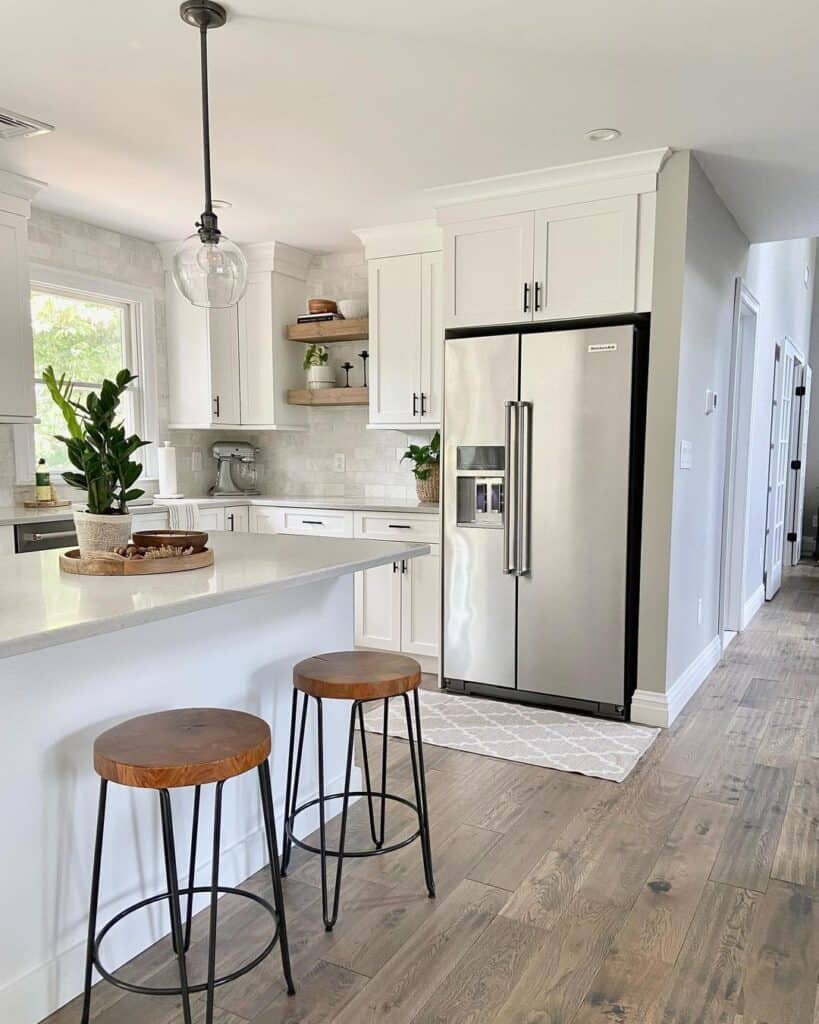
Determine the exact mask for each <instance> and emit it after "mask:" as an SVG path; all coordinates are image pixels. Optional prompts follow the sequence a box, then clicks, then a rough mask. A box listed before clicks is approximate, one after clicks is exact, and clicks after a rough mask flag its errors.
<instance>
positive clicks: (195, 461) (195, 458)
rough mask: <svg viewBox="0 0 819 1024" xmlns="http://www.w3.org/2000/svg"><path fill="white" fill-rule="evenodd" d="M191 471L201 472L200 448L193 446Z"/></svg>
mask: <svg viewBox="0 0 819 1024" xmlns="http://www.w3.org/2000/svg"><path fill="white" fill-rule="evenodd" d="M191 472H192V473H201V472H202V449H201V448H194V449H193V450H192V451H191Z"/></svg>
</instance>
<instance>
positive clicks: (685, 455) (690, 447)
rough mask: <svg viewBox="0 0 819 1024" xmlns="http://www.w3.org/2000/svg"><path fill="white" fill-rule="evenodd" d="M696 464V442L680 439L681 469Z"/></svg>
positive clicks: (689, 467)
mask: <svg viewBox="0 0 819 1024" xmlns="http://www.w3.org/2000/svg"><path fill="white" fill-rule="evenodd" d="M693 465H694V442H693V441H680V469H691V467H692V466H693Z"/></svg>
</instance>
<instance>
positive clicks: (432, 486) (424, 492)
mask: <svg viewBox="0 0 819 1024" xmlns="http://www.w3.org/2000/svg"><path fill="white" fill-rule="evenodd" d="M440 482H441V467H440V466H439V465H438V464H437V463H436V464H435V465H433V466H430V467H429V476H428V477H427V478H426V480H419V479H418V477H416V478H415V493H416V494H417V495H418V500H419V501H420V502H421V503H422V504H424V505H437V504H438V496H439V494H440Z"/></svg>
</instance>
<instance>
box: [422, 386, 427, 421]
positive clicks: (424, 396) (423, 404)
mask: <svg viewBox="0 0 819 1024" xmlns="http://www.w3.org/2000/svg"><path fill="white" fill-rule="evenodd" d="M426 414H427V396H426V394H425V393H424V392H423V391H422V392H421V415H422V416H426Z"/></svg>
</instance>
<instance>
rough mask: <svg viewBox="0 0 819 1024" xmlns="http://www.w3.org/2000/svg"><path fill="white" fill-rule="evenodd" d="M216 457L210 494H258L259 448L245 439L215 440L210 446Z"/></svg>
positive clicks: (218, 495)
mask: <svg viewBox="0 0 819 1024" xmlns="http://www.w3.org/2000/svg"><path fill="white" fill-rule="evenodd" d="M210 451H211V455H213V457H214V459H216V483H215V484H214V485H213V487H211V489H210V492H209V493H210V494H212V495H213V496H214V497H215V498H219V497H227V498H229V497H235V496H237V495H242V494H258V493H259V491H258V488H257V487H256V456H257V455H258V454H259V449H258V448H255V447H254V446H253V445H252V444H250V443H249V442H247V441H216V442H214V444H213V445H212V446H211V450H210Z"/></svg>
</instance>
